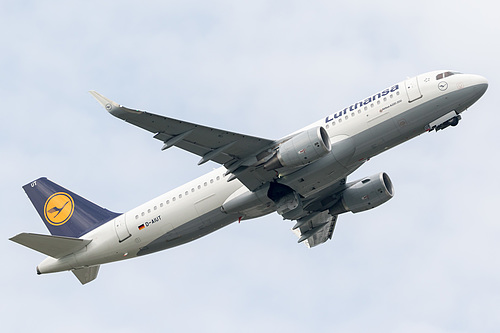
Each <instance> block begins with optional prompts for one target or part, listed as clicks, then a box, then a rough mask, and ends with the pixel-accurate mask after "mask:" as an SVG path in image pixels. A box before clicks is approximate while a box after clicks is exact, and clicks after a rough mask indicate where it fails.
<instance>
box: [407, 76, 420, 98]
mask: <svg viewBox="0 0 500 333" xmlns="http://www.w3.org/2000/svg"><path fill="white" fill-rule="evenodd" d="M405 87H406V94H407V95H408V102H409V103H411V102H413V101H416V100H417V99H419V98H422V93H421V92H420V88H419V87H418V81H417V77H413V78H411V79H408V80H406V81H405Z"/></svg>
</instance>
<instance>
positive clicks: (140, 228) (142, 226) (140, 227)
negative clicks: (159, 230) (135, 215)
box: [137, 224, 146, 230]
mask: <svg viewBox="0 0 500 333" xmlns="http://www.w3.org/2000/svg"><path fill="white" fill-rule="evenodd" d="M137 228H139V230H142V229H144V228H146V227H145V226H144V224H141V225H140V226H138V227H137Z"/></svg>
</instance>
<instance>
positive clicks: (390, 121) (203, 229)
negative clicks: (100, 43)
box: [11, 70, 488, 284]
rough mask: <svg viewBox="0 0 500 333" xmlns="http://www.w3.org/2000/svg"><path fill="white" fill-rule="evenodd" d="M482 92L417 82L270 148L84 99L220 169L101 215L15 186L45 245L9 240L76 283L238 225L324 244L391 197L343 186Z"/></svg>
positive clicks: (40, 184) (439, 78)
mask: <svg viewBox="0 0 500 333" xmlns="http://www.w3.org/2000/svg"><path fill="white" fill-rule="evenodd" d="M487 88H488V82H487V80H486V79H485V78H484V77H482V76H478V75H473V74H462V73H458V72H454V71H448V70H442V71H434V72H429V73H425V74H422V75H418V76H416V77H413V78H409V79H407V80H405V81H402V82H399V83H396V84H394V85H392V86H390V87H388V88H386V89H382V90H379V91H378V92H376V93H375V94H372V95H370V96H368V97H366V98H363V99H360V100H358V101H356V102H354V103H353V104H351V105H349V106H347V107H345V108H343V109H341V110H339V111H338V112H335V113H333V114H331V115H328V116H326V117H324V118H323V119H321V120H319V121H317V122H315V123H312V124H311V125H309V126H306V127H304V128H302V129H300V130H298V131H296V132H294V133H292V134H290V135H287V136H286V137H284V138H281V139H278V140H274V139H266V138H259V137H253V136H248V135H243V134H239V133H234V132H229V131H225V130H220V129H216V128H210V127H206V126H203V125H198V124H193V123H189V122H186V121H180V120H177V119H172V118H168V117H165V116H162V115H156V114H152V113H148V112H144V111H138V110H135V109H130V108H127V107H124V106H122V105H119V104H117V103H115V102H113V101H111V100H110V99H108V98H106V97H104V96H102V95H100V94H98V93H97V92H94V91H92V92H91V94H92V95H93V96H94V97H95V98H96V99H97V101H99V103H100V104H102V105H103V106H104V108H105V109H106V110H107V111H108V112H109V113H110V114H112V115H113V116H115V117H117V118H120V119H122V120H125V121H126V122H128V123H131V124H132V125H135V126H138V127H140V128H143V129H145V130H147V131H149V132H151V133H153V134H154V138H155V139H157V140H159V141H161V142H162V143H163V147H162V150H165V149H168V148H170V147H174V146H175V147H178V148H181V149H184V150H187V151H189V152H191V153H193V154H196V155H198V156H200V158H201V159H200V161H199V164H203V163H205V162H207V161H213V162H215V163H218V164H220V165H222V166H221V167H220V168H218V169H216V170H214V171H212V172H210V173H208V174H206V175H204V176H201V177H199V178H197V179H195V180H193V181H191V182H189V183H187V184H185V185H183V186H180V187H178V188H176V189H173V190H171V191H169V192H167V193H165V194H164V195H161V196H159V197H157V198H155V199H153V200H151V201H149V202H146V203H145V204H143V205H141V206H139V207H136V208H133V209H131V210H130V211H128V212H126V213H115V212H112V211H109V210H107V209H104V208H102V207H100V206H98V205H96V204H94V203H92V202H90V201H88V200H86V199H84V198H82V197H81V196H79V195H77V194H75V193H73V192H71V191H69V190H67V189H65V188H63V187H62V186H60V185H57V184H55V183H54V182H52V181H50V180H48V179H47V178H39V179H37V180H34V181H32V182H30V183H28V184H27V185H25V186H24V187H23V188H24V191H25V192H26V194H27V195H28V197H29V199H30V200H31V202H32V203H33V205H34V207H35V209H36V210H37V212H38V214H39V215H40V217H41V218H42V220H43V222H44V223H45V225H46V226H47V228H48V229H49V232H50V234H51V235H41V234H33V233H20V234H18V235H16V236H14V237H12V238H11V240H12V241H14V242H17V243H19V244H22V245H24V246H27V247H29V248H31V249H34V250H36V251H39V252H41V253H43V254H45V255H47V256H48V257H47V258H46V259H45V260H43V261H42V262H41V263H40V264H39V265H38V266H37V268H36V271H37V273H38V274H46V273H53V272H60V271H68V270H69V271H72V272H73V273H74V274H75V276H76V277H77V278H78V279H79V281H80V282H81V283H82V284H85V283H88V282H90V281H92V280H94V279H95V278H96V277H97V273H98V271H99V267H100V265H101V264H104V263H108V262H113V261H118V260H124V259H129V258H134V257H138V256H143V255H146V254H150V253H153V252H157V251H161V250H165V249H168V248H171V247H174V246H178V245H181V244H184V243H187V242H190V241H192V240H195V239H197V238H199V237H202V236H205V235H207V234H209V233H211V232H214V231H216V230H217V229H219V228H222V227H224V226H227V225H229V224H230V223H233V222H235V221H238V220H246V219H252V218H255V217H259V216H263V215H266V214H269V213H273V212H277V213H278V214H279V215H281V216H282V217H283V218H284V219H287V220H293V221H295V223H294V224H293V227H292V230H293V231H294V233H295V234H296V235H297V236H298V242H299V243H300V242H303V243H304V244H306V245H307V246H308V247H314V246H317V245H320V244H322V243H325V242H326V241H327V240H329V239H331V238H332V236H333V232H334V230H335V225H336V223H337V218H338V216H339V215H340V214H343V213H346V212H352V213H358V212H362V211H366V210H369V209H372V208H374V207H377V206H379V205H381V204H383V203H384V202H386V201H387V200H389V199H391V198H392V197H393V195H394V189H393V185H392V182H391V180H390V178H389V176H388V175H387V174H386V173H384V172H381V173H379V174H375V175H372V176H369V177H365V178H362V179H359V180H355V181H350V182H348V181H347V176H349V174H351V173H352V172H353V171H354V170H356V169H358V168H359V167H360V166H361V165H362V164H363V163H365V162H366V161H368V160H369V159H370V158H371V157H373V156H375V155H378V154H380V153H381V152H383V151H385V150H387V149H389V148H392V147H395V146H397V145H399V144H400V143H403V142H405V141H407V140H409V139H411V138H414V137H416V136H418V135H420V134H422V133H425V132H434V131H439V130H443V129H445V128H447V127H449V126H456V125H457V124H458V122H459V121H460V119H461V115H462V112H463V111H465V110H466V109H467V108H469V107H470V106H471V105H472V104H474V103H475V102H476V101H477V100H478V99H479V98H480V97H481V96H482V95H483V94H484V93H485V92H486V89H487Z"/></svg>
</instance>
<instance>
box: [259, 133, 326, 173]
mask: <svg viewBox="0 0 500 333" xmlns="http://www.w3.org/2000/svg"><path fill="white" fill-rule="evenodd" d="M331 149H332V146H331V143H330V138H329V137H328V133H327V132H326V130H325V129H324V128H323V127H321V126H318V127H313V128H310V129H308V130H306V131H304V132H300V133H299V134H297V135H295V136H293V137H292V138H291V139H289V140H287V141H285V142H283V143H282V144H280V145H279V147H278V151H277V152H276V154H274V156H273V157H271V158H270V159H269V161H267V162H266V163H265V164H264V169H266V170H273V169H279V168H283V167H299V166H304V165H307V164H309V163H312V162H314V161H316V160H318V159H320V158H321V157H323V156H325V155H326V154H328V153H329V152H330V150H331Z"/></svg>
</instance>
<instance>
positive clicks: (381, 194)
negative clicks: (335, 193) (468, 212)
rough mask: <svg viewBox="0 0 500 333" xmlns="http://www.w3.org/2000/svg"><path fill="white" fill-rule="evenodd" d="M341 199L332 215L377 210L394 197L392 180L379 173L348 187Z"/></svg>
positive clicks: (334, 207) (331, 212)
mask: <svg viewBox="0 0 500 333" xmlns="http://www.w3.org/2000/svg"><path fill="white" fill-rule="evenodd" d="M346 186H347V188H346V189H345V190H344V191H343V192H342V194H341V195H342V197H341V199H340V200H339V201H338V202H337V203H336V204H335V205H334V206H333V207H332V208H331V209H330V214H332V215H337V214H341V213H345V212H353V213H359V212H362V211H365V210H368V209H372V208H375V207H377V206H380V205H381V204H383V203H385V202H386V201H388V200H389V199H392V197H393V196H394V187H393V186H392V182H391V179H390V178H389V176H388V175H387V174H386V173H385V172H382V173H379V174H377V175H373V176H370V177H367V178H364V179H361V180H358V181H355V182H352V183H349V184H347V185H346Z"/></svg>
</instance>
